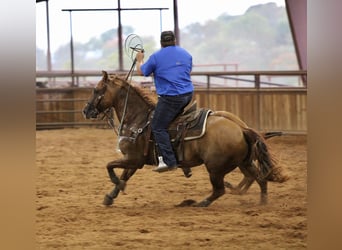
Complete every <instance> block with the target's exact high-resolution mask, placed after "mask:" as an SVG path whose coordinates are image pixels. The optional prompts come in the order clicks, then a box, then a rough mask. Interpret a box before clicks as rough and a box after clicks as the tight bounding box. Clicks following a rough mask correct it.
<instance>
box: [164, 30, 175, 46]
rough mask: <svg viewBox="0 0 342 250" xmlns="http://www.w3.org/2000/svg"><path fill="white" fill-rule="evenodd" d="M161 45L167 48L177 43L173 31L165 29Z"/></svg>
mask: <svg viewBox="0 0 342 250" xmlns="http://www.w3.org/2000/svg"><path fill="white" fill-rule="evenodd" d="M160 45H161V46H162V47H163V48H165V47H167V46H174V45H176V38H175V34H174V33H173V31H171V30H169V31H163V32H162V33H161V35H160Z"/></svg>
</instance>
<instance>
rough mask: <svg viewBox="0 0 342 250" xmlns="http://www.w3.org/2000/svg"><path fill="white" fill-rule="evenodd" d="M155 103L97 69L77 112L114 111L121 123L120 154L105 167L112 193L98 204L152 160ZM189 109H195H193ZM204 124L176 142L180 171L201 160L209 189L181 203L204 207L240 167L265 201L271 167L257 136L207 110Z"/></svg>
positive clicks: (111, 195) (108, 201)
mask: <svg viewBox="0 0 342 250" xmlns="http://www.w3.org/2000/svg"><path fill="white" fill-rule="evenodd" d="M155 105H156V98H153V97H151V95H148V94H146V92H144V91H143V89H142V88H139V87H138V86H134V85H132V84H131V83H129V82H128V81H127V80H126V79H124V78H123V77H120V76H118V75H115V74H111V75H109V74H108V73H107V72H106V71H102V79H101V80H100V81H99V82H98V83H97V85H96V87H95V88H94V89H93V92H92V94H91V96H90V98H89V100H88V102H87V103H86V105H85V107H84V108H83V110H82V113H83V115H84V117H85V119H99V117H100V116H101V115H103V117H104V116H108V113H109V111H110V110H112V109H114V111H115V114H116V116H117V118H118V120H119V121H121V122H120V126H119V129H118V130H119V131H118V136H119V138H118V148H119V150H120V151H121V153H122V155H123V157H122V158H121V159H116V160H113V161H111V162H109V163H108V164H107V166H106V168H107V172H108V175H109V178H110V180H111V182H112V183H113V184H114V188H113V189H112V191H111V192H110V193H108V194H105V197H104V200H103V204H104V205H106V206H110V205H112V204H113V202H114V199H115V198H117V196H118V195H119V193H120V191H122V192H123V191H124V190H125V187H126V184H127V181H128V180H129V179H130V178H131V177H132V176H133V175H134V173H135V172H136V171H137V170H138V169H141V168H143V166H144V165H157V164H158V160H157V159H158V158H157V156H156V150H155V149H156V147H155V142H154V141H153V134H151V128H150V120H151V117H152V115H153V111H154V108H155ZM189 112H190V113H193V112H197V108H196V109H195V110H193V109H191V111H189ZM175 122H176V121H175ZM204 127H205V133H203V134H202V135H201V136H200V137H197V138H195V139H191V140H183V141H182V153H183V157H182V159H181V161H180V162H179V168H182V169H183V170H184V171H185V172H186V171H187V170H188V169H190V168H192V167H196V166H200V165H202V164H204V165H205V167H206V170H207V172H208V174H209V178H210V183H211V185H212V193H211V194H210V195H209V196H208V197H206V198H204V199H203V200H202V201H200V202H196V201H194V200H189V202H188V203H187V205H191V206H195V207H207V206H209V205H210V204H212V203H213V202H214V201H215V200H217V199H218V198H219V197H221V196H222V195H224V194H225V182H224V177H225V175H226V174H228V173H230V172H231V171H233V170H234V169H235V168H237V167H239V168H240V170H242V172H243V173H244V175H245V176H246V179H247V180H248V183H250V182H254V181H256V182H257V183H258V185H259V187H260V204H263V205H265V204H267V202H268V197H267V182H268V179H272V178H273V179H274V176H273V171H272V170H273V169H275V162H274V158H273V156H272V155H271V154H270V152H269V150H268V146H267V144H266V141H265V139H264V138H263V136H262V134H260V133H259V132H257V131H256V130H254V129H252V128H249V127H247V126H246V125H245V123H244V122H242V121H241V120H240V119H239V118H238V117H237V116H235V115H233V114H232V113H229V112H226V111H210V112H208V115H207V117H206V120H205V124H204ZM182 138H184V136H182ZM115 168H121V169H124V171H123V172H122V174H121V176H120V177H118V176H117V175H116V173H115V171H114V169H115ZM272 176H273V177H272Z"/></svg>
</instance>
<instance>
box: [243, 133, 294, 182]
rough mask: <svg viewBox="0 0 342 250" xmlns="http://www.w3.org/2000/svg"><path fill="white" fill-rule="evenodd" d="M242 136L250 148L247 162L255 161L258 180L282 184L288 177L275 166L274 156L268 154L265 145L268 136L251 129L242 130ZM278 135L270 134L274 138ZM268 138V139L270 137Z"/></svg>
mask: <svg viewBox="0 0 342 250" xmlns="http://www.w3.org/2000/svg"><path fill="white" fill-rule="evenodd" d="M243 131H244V135H245V138H246V140H247V142H248V144H249V147H250V154H249V159H248V160H249V161H257V163H258V164H256V165H257V166H258V168H259V178H261V179H266V180H268V181H273V182H284V181H286V180H288V179H289V177H288V176H287V175H286V174H284V173H283V171H282V169H281V168H280V167H278V166H276V161H275V158H274V156H273V155H272V154H271V153H270V151H269V148H268V146H267V144H266V139H265V138H268V136H265V135H262V134H259V133H258V132H256V131H255V130H253V129H251V128H244V129H243ZM275 135H278V134H272V136H275ZM272 136H270V137H272Z"/></svg>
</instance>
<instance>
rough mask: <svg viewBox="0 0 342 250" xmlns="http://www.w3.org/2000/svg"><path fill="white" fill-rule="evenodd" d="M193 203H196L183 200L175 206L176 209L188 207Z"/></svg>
mask: <svg viewBox="0 0 342 250" xmlns="http://www.w3.org/2000/svg"><path fill="white" fill-rule="evenodd" d="M195 203H196V201H195V200H191V199H190V200H184V201H182V202H181V203H179V204H178V205H176V207H189V206H192V205H193V204H195Z"/></svg>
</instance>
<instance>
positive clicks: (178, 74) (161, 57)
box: [140, 46, 194, 95]
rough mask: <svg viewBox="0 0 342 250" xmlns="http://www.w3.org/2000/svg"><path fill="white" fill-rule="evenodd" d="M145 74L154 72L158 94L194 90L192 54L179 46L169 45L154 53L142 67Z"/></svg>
mask: <svg viewBox="0 0 342 250" xmlns="http://www.w3.org/2000/svg"><path fill="white" fill-rule="evenodd" d="M140 69H141V71H142V73H143V74H144V76H149V75H151V74H152V73H153V76H154V82H155V86H156V91H157V94H158V95H181V94H185V93H189V92H193V90H194V87H193V84H192V81H191V76H190V73H191V70H192V56H191V55H190V54H189V53H188V52H187V51H186V50H185V49H183V48H181V47H179V46H168V47H165V48H161V49H160V50H158V51H156V52H155V53H153V54H152V55H151V56H150V57H149V58H148V60H147V61H146V62H145V63H144V64H142V65H141V67H140Z"/></svg>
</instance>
